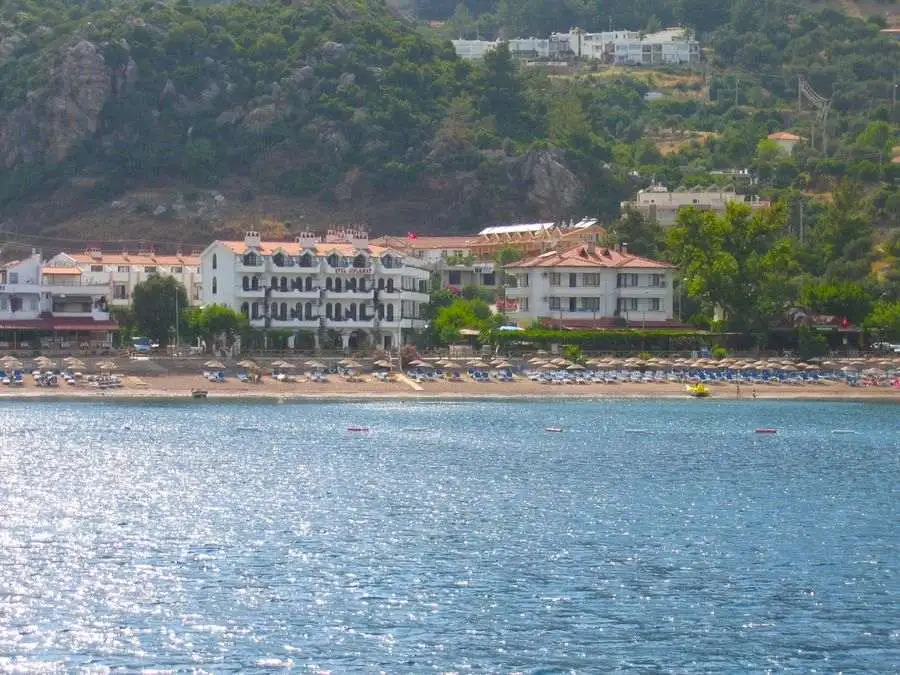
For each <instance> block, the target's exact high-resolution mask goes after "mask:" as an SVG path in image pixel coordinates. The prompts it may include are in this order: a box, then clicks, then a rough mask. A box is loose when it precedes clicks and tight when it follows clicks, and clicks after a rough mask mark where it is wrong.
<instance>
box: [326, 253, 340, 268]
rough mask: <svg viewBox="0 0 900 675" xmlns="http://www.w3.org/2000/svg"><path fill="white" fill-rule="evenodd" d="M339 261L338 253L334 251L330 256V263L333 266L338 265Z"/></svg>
mask: <svg viewBox="0 0 900 675" xmlns="http://www.w3.org/2000/svg"><path fill="white" fill-rule="evenodd" d="M339 262H340V259H339V258H338V254H337V253H332V254H331V255H330V256H328V264H329V265H331V266H332V267H337V266H338V263H339Z"/></svg>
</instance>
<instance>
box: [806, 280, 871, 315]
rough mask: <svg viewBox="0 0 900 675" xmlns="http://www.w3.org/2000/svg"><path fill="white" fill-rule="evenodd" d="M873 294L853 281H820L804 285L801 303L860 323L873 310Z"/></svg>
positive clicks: (815, 310) (812, 309) (818, 311)
mask: <svg viewBox="0 0 900 675" xmlns="http://www.w3.org/2000/svg"><path fill="white" fill-rule="evenodd" d="M873 300H874V299H873V297H872V294H871V293H869V292H868V291H867V290H866V289H865V288H863V287H862V285H860V284H858V283H855V282H852V281H833V282H828V281H818V282H815V283H811V284H807V285H805V286H803V288H802V289H801V291H800V304H801V305H803V307H805V308H807V309H809V310H811V311H813V312H815V313H817V314H830V315H832V316H841V317H846V318H847V319H849V320H850V321H852V322H853V323H855V324H860V323H862V322H863V320H864V319H865V318H866V317H867V316H868V315H869V313H870V312H871V311H872V303H873Z"/></svg>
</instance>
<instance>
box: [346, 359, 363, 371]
mask: <svg viewBox="0 0 900 675" xmlns="http://www.w3.org/2000/svg"><path fill="white" fill-rule="evenodd" d="M344 367H345V368H349V369H350V370H359V369H360V368H362V364H361V363H360V362H359V361H354V360H353V359H347V360H346V361H344Z"/></svg>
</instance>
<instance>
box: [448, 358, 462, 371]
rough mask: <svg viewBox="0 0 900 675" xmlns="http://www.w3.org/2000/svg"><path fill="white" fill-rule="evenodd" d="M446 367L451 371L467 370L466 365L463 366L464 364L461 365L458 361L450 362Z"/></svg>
mask: <svg viewBox="0 0 900 675" xmlns="http://www.w3.org/2000/svg"><path fill="white" fill-rule="evenodd" d="M446 367H447V368H449V369H450V370H463V369H464V368H465V365H463V364H462V363H459V362H458V361H449V360H448V361H447V366H446Z"/></svg>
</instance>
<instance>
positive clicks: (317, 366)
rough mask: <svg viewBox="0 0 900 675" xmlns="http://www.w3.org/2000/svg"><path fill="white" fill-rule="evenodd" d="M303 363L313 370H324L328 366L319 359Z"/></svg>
mask: <svg viewBox="0 0 900 675" xmlns="http://www.w3.org/2000/svg"><path fill="white" fill-rule="evenodd" d="M303 365H305V366H307V367H309V368H312V369H313V370H325V369H326V368H327V367H328V366H326V365H325V364H324V363H322V362H321V361H307V362H306V363H305V364H303Z"/></svg>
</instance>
